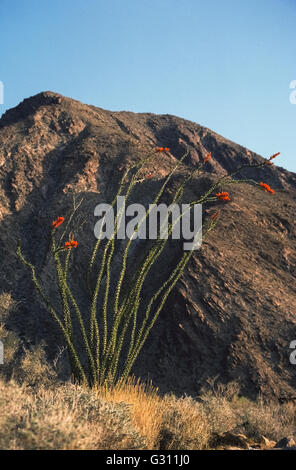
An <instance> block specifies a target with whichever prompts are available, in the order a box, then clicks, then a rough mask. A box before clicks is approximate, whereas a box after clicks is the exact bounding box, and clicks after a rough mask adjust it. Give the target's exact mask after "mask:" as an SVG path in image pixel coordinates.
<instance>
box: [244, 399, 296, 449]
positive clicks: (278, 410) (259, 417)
mask: <svg viewBox="0 0 296 470" xmlns="http://www.w3.org/2000/svg"><path fill="white" fill-rule="evenodd" d="M236 413H237V415H238V417H239V420H240V421H241V423H242V425H243V427H244V432H245V434H246V435H247V436H248V437H250V438H254V439H257V438H258V437H260V436H261V435H263V436H265V437H267V438H269V439H272V440H279V439H281V438H282V437H285V436H289V435H291V434H295V431H296V419H295V418H296V408H295V405H294V404H293V403H285V404H280V403H278V402H276V401H267V400H264V399H263V398H262V397H260V398H258V400H256V401H255V402H252V401H250V400H247V399H244V400H240V401H239V402H238V403H236Z"/></svg>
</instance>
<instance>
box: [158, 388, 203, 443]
mask: <svg viewBox="0 0 296 470" xmlns="http://www.w3.org/2000/svg"><path fill="white" fill-rule="evenodd" d="M161 413H162V426H161V429H160V433H159V449H161V450H182V449H184V450H194V449H196V450H197V449H205V448H206V447H207V444H208V440H209V437H210V428H209V425H208V422H207V417H206V415H205V412H204V410H203V407H202V405H201V404H200V403H198V402H196V401H195V400H193V398H191V397H185V398H179V399H177V398H176V397H175V396H174V395H172V394H170V395H165V397H164V398H163V400H162V403H161Z"/></svg>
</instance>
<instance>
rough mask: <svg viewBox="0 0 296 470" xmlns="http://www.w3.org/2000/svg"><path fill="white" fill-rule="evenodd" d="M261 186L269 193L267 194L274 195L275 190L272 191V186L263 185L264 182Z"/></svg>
mask: <svg viewBox="0 0 296 470" xmlns="http://www.w3.org/2000/svg"><path fill="white" fill-rule="evenodd" d="M260 186H261V187H262V188H264V190H265V191H267V192H269V193H271V194H274V189H271V188H270V186H268V184H266V183H262V181H261V183H260Z"/></svg>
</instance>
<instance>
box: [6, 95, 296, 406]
mask: <svg viewBox="0 0 296 470" xmlns="http://www.w3.org/2000/svg"><path fill="white" fill-rule="evenodd" d="M158 145H161V146H167V147H170V149H171V151H170V154H168V155H159V157H158V158H157V159H156V160H155V162H154V163H153V166H151V168H149V171H150V172H151V173H152V178H151V181H144V183H143V184H142V185H141V186H140V189H139V190H138V192H137V193H136V196H135V197H138V198H139V202H141V201H147V200H148V199H149V196H150V194H151V191H152V192H154V191H155V190H156V189H157V188H158V187H159V184H160V182H161V181H162V179H163V178H164V177H165V175H167V174H168V172H169V171H170V169H171V168H172V167H173V166H174V165H175V163H176V161H177V159H179V158H180V157H181V156H182V155H183V154H184V152H186V151H189V156H188V159H187V161H186V163H184V164H183V165H182V166H181V170H180V171H181V172H183V173H184V172H185V173H186V171H188V170H189V169H190V168H192V167H195V166H197V165H198V163H199V162H200V161H202V159H203V158H204V157H205V156H206V154H207V152H209V151H210V152H212V160H211V161H210V162H208V163H207V167H206V172H205V175H204V176H203V178H201V180H194V181H193V182H192V184H191V185H190V187H189V188H188V189H187V190H186V194H185V197H186V198H187V199H188V200H189V199H191V198H193V197H194V196H195V195H196V194H199V191H201V190H202V188H203V187H204V185H206V184H208V183H209V182H210V181H212V180H213V178H216V177H217V176H223V175H226V174H227V173H229V172H231V171H233V170H234V169H235V168H237V167H238V166H240V165H241V164H247V163H250V162H262V161H263V157H261V156H259V155H257V154H255V153H253V152H250V151H249V150H248V149H246V148H244V147H242V146H240V145H239V144H236V143H233V142H231V141H230V140H228V139H225V138H224V137H222V136H219V135H218V134H216V133H214V132H213V131H211V130H210V129H208V128H205V127H203V126H200V125H199V124H196V123H192V122H191V121H188V120H185V119H182V118H178V117H177V116H172V115H166V114H165V115H157V114H153V113H131V112H127V111H115V112H114V111H107V110H103V109H102V108H97V107H94V106H91V105H85V104H83V103H80V102H79V101H76V100H72V99H71V98H66V97H63V96H62V95H59V94H57V93H54V92H41V93H39V94H37V95H35V96H34V97H31V98H27V99H26V100H24V101H23V102H22V103H20V105H18V106H17V107H15V108H12V109H11V110H7V111H6V112H5V113H4V115H2V117H1V119H0V220H1V222H2V224H1V230H0V242H1V243H0V256H1V258H2V260H3V261H2V264H1V267H0V274H1V279H2V282H1V286H0V287H2V289H3V290H5V291H7V290H9V291H11V292H12V293H13V295H14V296H15V298H16V300H18V301H19V302H20V311H19V314H18V316H15V317H14V318H12V319H11V327H12V328H14V329H16V330H17V331H18V332H19V333H20V334H21V335H22V337H23V338H24V341H26V342H27V343H28V344H34V343H38V342H40V341H41V340H42V339H46V341H47V343H48V354H49V356H50V357H51V358H52V357H54V355H55V353H56V346H57V343H58V344H60V342H61V338H60V337H59V334H58V332H57V330H56V328H55V325H54V324H53V322H52V321H51V320H50V319H49V318H48V314H47V312H46V311H45V308H44V306H43V305H42V304H41V303H40V302H39V301H38V299H37V298H36V295H35V294H34V291H33V288H32V285H31V282H30V276H29V275H28V274H26V273H25V272H24V269H23V267H22V265H20V263H19V261H18V260H17V258H16V256H15V248H16V240H17V238H21V239H22V241H23V244H24V251H25V253H26V255H27V256H28V257H29V258H30V259H31V261H32V262H33V263H34V264H36V266H37V269H38V273H39V274H40V276H41V279H42V280H43V282H44V283H46V285H47V286H48V289H49V291H50V293H51V295H52V296H54V295H55V291H54V288H53V286H52V283H53V279H54V271H53V267H52V265H51V263H50V260H49V257H48V255H47V251H48V244H49V241H48V235H47V234H46V232H47V230H48V229H47V227H49V226H50V222H51V220H54V218H55V217H56V216H57V215H63V214H65V213H66V212H67V211H68V210H69V208H70V207H71V194H72V192H73V191H75V192H78V193H80V194H81V195H82V196H84V205H83V212H84V214H89V217H88V219H87V220H86V222H85V225H84V227H85V228H84V229H83V230H82V229H78V232H77V235H78V236H79V237H80V240H81V245H82V246H81V249H80V250H77V255H76V253H75V262H76V264H73V265H72V266H71V273H72V275H73V277H74V280H73V289H74V291H75V293H76V294H77V295H78V296H79V299H80V301H81V304H82V305H83V306H84V305H86V298H85V297H83V293H82V291H81V289H80V284H81V282H80V281H79V279H80V273H81V272H82V271H83V270H85V268H86V264H85V259H87V255H88V254H89V249H88V247H89V246H91V245H92V244H93V242H94V237H93V226H94V222H95V219H94V217H93V209H94V206H95V204H97V203H98V202H102V201H109V200H110V197H111V195H112V194H113V193H114V191H115V189H116V185H117V183H118V181H119V177H120V174H121V171H122V168H124V167H126V166H127V165H128V164H130V163H131V162H132V161H137V159H139V158H143V156H144V155H145V154H146V152H147V150H148V149H151V148H153V147H155V146H158ZM276 150H277V149H276ZM245 177H248V178H249V177H250V178H253V179H255V180H256V181H257V182H259V181H264V182H266V183H268V184H270V186H271V187H273V189H275V191H276V192H275V194H274V195H270V194H267V193H265V192H264V191H262V190H260V189H257V188H254V187H253V186H249V185H246V184H241V185H235V187H234V185H232V186H231V187H230V190H229V191H230V193H231V202H230V203H229V204H227V205H223V207H221V211H222V212H223V213H224V214H225V217H224V218H222V217H221V222H219V223H220V225H219V228H217V229H215V232H213V235H212V236H211V237H210V238H209V239H208V240H206V241H204V243H203V247H202V250H199V252H198V253H196V254H195V255H194V257H193V259H192V262H191V263H190V265H189V266H188V269H187V270H186V273H184V275H183V276H182V279H181V280H180V282H179V283H178V286H176V289H175V290H174V292H173V293H172V294H171V296H170V298H169V299H168V302H167V304H166V306H165V309H164V310H163V312H162V314H161V316H160V318H159V319H158V321H157V322H156V324H155V326H154V328H153V329H152V332H151V336H150V337H149V338H148V340H147V344H146V345H145V346H144V348H143V350H142V352H141V353H140V357H139V360H138V361H137V363H136V364H135V366H134V369H133V371H134V373H135V374H137V375H139V376H141V377H144V378H145V377H147V376H148V377H150V378H152V379H153V382H154V383H155V384H156V385H157V386H159V388H160V390H162V391H173V392H175V393H177V394H178V393H179V394H181V393H187V394H195V393H198V392H199V390H200V389H201V387H202V386H203V385H204V384H205V383H206V382H207V380H208V379H210V378H213V377H215V376H217V375H219V377H220V379H221V380H222V381H224V382H227V381H230V380H238V381H239V382H240V384H241V386H242V389H243V391H244V394H246V395H247V396H251V397H254V396H255V395H256V394H257V393H258V392H261V393H263V394H264V395H266V396H276V397H278V398H280V399H290V398H291V397H294V395H295V393H294V389H295V384H296V383H295V369H294V368H293V365H291V364H290V363H289V352H290V351H289V344H290V342H291V341H292V340H293V339H295V335H296V330H295V326H296V320H295V311H296V301H295V276H296V270H295V264H296V255H295V251H296V250H295V248H296V232H295V226H294V224H293V220H294V216H295V209H296V190H295V188H296V174H295V173H292V172H289V171H288V170H285V169H283V168H280V167H277V166H276V165H275V166H272V167H268V168H264V169H260V170H258V171H257V170H254V169H251V170H250V171H244V172H242V174H241V178H245ZM174 184H175V183H174V182H173V183H172V187H171V188H169V189H170V191H173V189H174ZM169 249H170V251H169V253H168V254H169V257H168V259H171V260H172V263H173V260H174V259H175V256H176V253H177V248H176V247H175V246H170V248H169ZM135 250H136V248H135ZM135 253H136V251H135ZM167 264H170V263H167V262H163V263H160V265H159V273H160V275H161V276H162V275H163V276H165V274H166V273H167V269H168V267H169V266H167ZM151 282H152V281H151ZM149 289H150V286H148V287H147V291H146V292H147V295H149V292H150V291H149ZM172 319H173V321H172ZM180 325H181V326H180Z"/></svg>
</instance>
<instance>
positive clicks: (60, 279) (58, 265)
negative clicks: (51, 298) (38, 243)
mask: <svg viewBox="0 0 296 470" xmlns="http://www.w3.org/2000/svg"><path fill="white" fill-rule="evenodd" d="M54 233H55V229H53V230H52V231H51V249H52V253H53V256H54V261H55V267H56V271H57V275H58V286H59V292H60V296H61V301H62V308H63V314H64V323H65V328H66V329H67V331H68V334H69V336H70V337H71V334H72V324H71V313H70V309H69V304H68V300H67V295H66V288H65V284H64V272H63V268H62V264H61V260H60V258H59V254H58V252H57V251H56V243H55V238H54Z"/></svg>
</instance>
